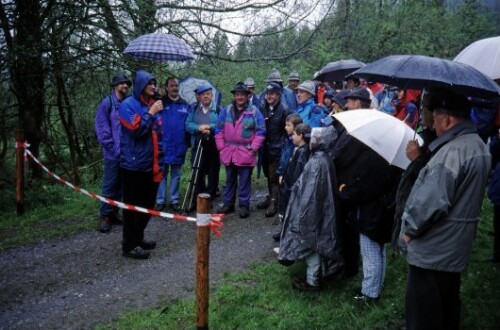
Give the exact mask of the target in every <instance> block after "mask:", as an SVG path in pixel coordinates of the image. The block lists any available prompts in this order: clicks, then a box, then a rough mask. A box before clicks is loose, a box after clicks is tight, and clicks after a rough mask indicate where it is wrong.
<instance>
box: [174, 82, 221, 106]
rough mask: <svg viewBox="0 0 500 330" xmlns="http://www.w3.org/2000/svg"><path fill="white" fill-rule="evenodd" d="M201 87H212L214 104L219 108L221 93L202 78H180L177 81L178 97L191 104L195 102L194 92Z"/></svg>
mask: <svg viewBox="0 0 500 330" xmlns="http://www.w3.org/2000/svg"><path fill="white" fill-rule="evenodd" d="M201 85H208V86H210V87H212V93H213V95H214V98H213V100H214V102H215V103H216V104H217V105H219V106H220V103H221V101H222V94H221V92H220V91H219V90H218V89H217V87H215V85H214V84H212V82H211V81H210V80H208V79H203V78H195V77H186V78H182V79H181V80H180V81H179V95H180V96H181V97H182V98H183V99H184V100H186V101H188V103H189V104H192V103H194V102H196V95H195V92H194V90H195V89H196V88H198V87H199V86H201Z"/></svg>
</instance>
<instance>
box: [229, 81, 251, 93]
mask: <svg viewBox="0 0 500 330" xmlns="http://www.w3.org/2000/svg"><path fill="white" fill-rule="evenodd" d="M237 92H242V93H247V94H251V93H252V92H251V91H250V90H249V89H248V87H247V86H246V85H245V84H244V83H243V82H242V81H240V82H237V83H236V85H234V88H233V90H232V91H231V93H232V94H234V93H237Z"/></svg>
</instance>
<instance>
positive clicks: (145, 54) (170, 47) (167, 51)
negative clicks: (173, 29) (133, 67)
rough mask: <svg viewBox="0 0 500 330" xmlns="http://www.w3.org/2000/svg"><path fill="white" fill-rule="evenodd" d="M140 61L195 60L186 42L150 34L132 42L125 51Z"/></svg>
mask: <svg viewBox="0 0 500 330" xmlns="http://www.w3.org/2000/svg"><path fill="white" fill-rule="evenodd" d="M123 53H124V54H127V55H129V56H131V57H133V58H135V59H138V60H149V61H155V62H167V61H189V60H193V59H194V55H193V52H192V51H191V48H190V47H189V46H188V45H187V44H186V43H185V42H184V40H182V39H180V38H178V37H176V36H174V35H171V34H162V33H148V34H145V35H142V36H140V37H138V38H136V39H134V40H132V41H131V42H130V43H129V44H128V46H127V48H125V50H124V51H123Z"/></svg>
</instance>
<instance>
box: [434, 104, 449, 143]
mask: <svg viewBox="0 0 500 330" xmlns="http://www.w3.org/2000/svg"><path fill="white" fill-rule="evenodd" d="M433 118H434V130H435V131H436V135H437V136H441V135H443V133H444V132H446V130H447V127H448V124H449V120H450V117H449V115H448V113H447V112H446V111H443V110H440V109H435V110H434V113H433Z"/></svg>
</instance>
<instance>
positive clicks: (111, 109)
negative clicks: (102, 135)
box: [107, 95, 115, 127]
mask: <svg viewBox="0 0 500 330" xmlns="http://www.w3.org/2000/svg"><path fill="white" fill-rule="evenodd" d="M108 99H109V108H108V117H107V118H108V124H109V127H111V111H113V107H114V106H115V103H114V102H113V98H112V97H111V95H108Z"/></svg>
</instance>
